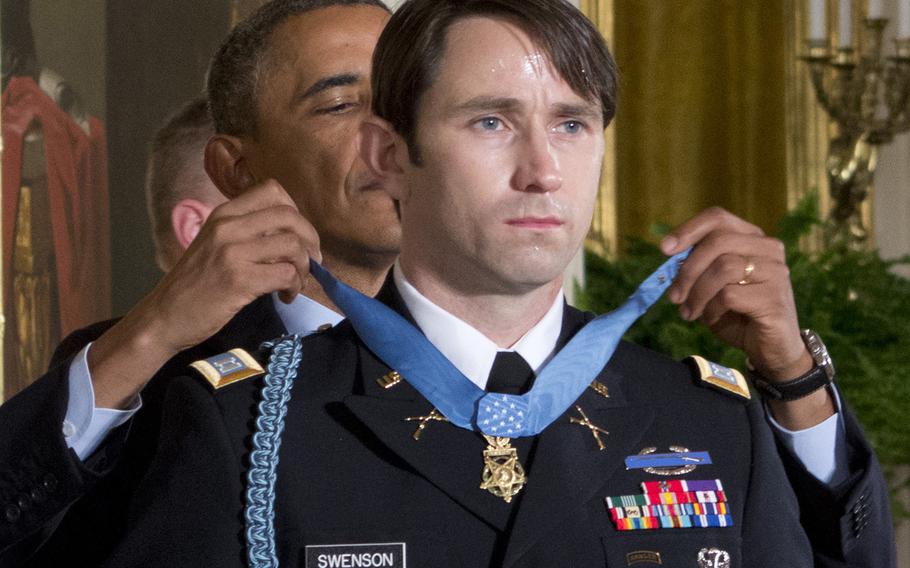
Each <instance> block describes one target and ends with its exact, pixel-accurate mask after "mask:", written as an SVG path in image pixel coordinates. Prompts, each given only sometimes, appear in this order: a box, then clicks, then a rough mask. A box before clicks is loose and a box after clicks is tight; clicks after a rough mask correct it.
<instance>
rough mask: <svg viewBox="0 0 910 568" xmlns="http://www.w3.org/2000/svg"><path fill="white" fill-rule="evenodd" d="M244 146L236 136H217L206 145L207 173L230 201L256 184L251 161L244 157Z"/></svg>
mask: <svg viewBox="0 0 910 568" xmlns="http://www.w3.org/2000/svg"><path fill="white" fill-rule="evenodd" d="M242 144H243V143H242V142H241V141H240V139H239V138H237V137H236V136H227V135H225V134H216V135H215V136H213V137H212V138H211V139H210V140H209V141H208V143H207V144H206V145H205V171H206V173H207V174H208V175H209V178H211V180H212V183H214V184H215V187H217V188H218V190H219V191H220V192H221V193H223V194H224V196H225V197H227V198H228V199H233V198H235V197H237V196H238V195H240V194H241V193H243V192H244V191H245V190H246V189H247V188H249V187H250V186H251V185H253V184H254V183H256V177H255V176H254V175H253V173H252V172H251V171H250V167H249V160H247V158H246V156H244V155H243V152H242V147H243V146H242Z"/></svg>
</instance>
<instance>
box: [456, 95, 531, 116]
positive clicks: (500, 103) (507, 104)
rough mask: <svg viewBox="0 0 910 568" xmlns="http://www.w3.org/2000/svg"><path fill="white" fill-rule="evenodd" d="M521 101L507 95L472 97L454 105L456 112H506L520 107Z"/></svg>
mask: <svg viewBox="0 0 910 568" xmlns="http://www.w3.org/2000/svg"><path fill="white" fill-rule="evenodd" d="M521 106H522V104H521V101H519V100H518V99H513V98H509V97H488V96H480V97H474V98H473V99H470V100H468V101H465V102H463V103H461V104H458V105H456V106H455V112H456V113H462V112H487V111H498V112H506V111H510V110H516V109H518V108H521Z"/></svg>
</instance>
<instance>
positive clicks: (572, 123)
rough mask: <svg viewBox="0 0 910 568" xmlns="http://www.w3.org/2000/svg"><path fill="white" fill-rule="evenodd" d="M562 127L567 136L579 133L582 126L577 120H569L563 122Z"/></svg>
mask: <svg viewBox="0 0 910 568" xmlns="http://www.w3.org/2000/svg"><path fill="white" fill-rule="evenodd" d="M562 127H563V129H564V130H565V132H567V133H568V134H578V133H579V132H581V129H582V124H581V123H580V122H578V121H577V120H569V121H566V122H564V123H563V124H562Z"/></svg>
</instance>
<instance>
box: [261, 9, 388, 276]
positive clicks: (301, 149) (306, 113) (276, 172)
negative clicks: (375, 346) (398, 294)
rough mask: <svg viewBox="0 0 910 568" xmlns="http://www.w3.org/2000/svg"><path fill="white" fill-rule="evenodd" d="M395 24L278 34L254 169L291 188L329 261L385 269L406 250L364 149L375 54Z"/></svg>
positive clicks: (375, 15) (359, 16) (350, 16)
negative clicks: (361, 141)
mask: <svg viewBox="0 0 910 568" xmlns="http://www.w3.org/2000/svg"><path fill="white" fill-rule="evenodd" d="M387 21H388V13H387V12H385V11H384V10H381V9H379V8H376V7H373V6H350V7H349V6H333V7H329V8H324V9H320V10H315V11H312V12H307V13H304V14H301V15H299V16H293V17H291V18H289V19H288V20H287V21H286V22H284V23H283V24H282V25H281V26H279V27H278V28H276V30H275V31H274V32H273V34H272V37H271V39H270V48H269V50H268V53H267V56H266V60H265V63H264V65H263V69H262V76H261V78H260V85H259V91H258V101H257V103H258V133H257V136H256V137H255V139H254V140H253V141H251V142H249V143H248V144H247V145H245V147H246V148H248V151H249V156H248V157H249V160H250V165H251V169H252V171H253V172H254V173H255V174H256V175H257V177H262V178H265V177H273V178H275V179H276V180H278V182H279V183H281V184H282V185H283V186H284V188H285V189H286V190H287V191H288V193H289V194H290V195H291V197H292V198H293V199H294V201H295V202H296V203H297V206H298V207H299V208H300V211H301V213H302V214H303V215H304V216H305V217H306V218H307V219H308V220H309V221H310V222H311V223H312V224H313V225H314V226H315V228H316V230H317V232H318V233H319V237H320V242H321V247H322V252H323V255H324V257H326V261H327V262H331V259H345V260H347V261H348V262H353V263H356V264H360V263H365V262H376V260H377V259H379V260H380V262H381V261H382V259H388V258H389V255H390V254H392V255H394V254H395V253H397V250H398V245H399V239H400V227H399V223H398V219H397V216H396V214H395V211H394V207H393V205H392V201H391V199H390V198H389V196H388V194H387V193H386V192H385V191H383V188H382V186H381V185H380V184H379V183H378V182H377V181H376V179H375V178H374V177H372V176H371V174H370V173H369V171H368V170H367V168H366V166H365V164H364V163H363V161H362V160H361V158H360V156H359V152H358V146H357V136H358V130H359V127H360V124H361V122H362V121H363V119H364V118H365V117H367V116H369V115H370V64H371V58H372V55H373V48H374V47H375V46H376V41H377V39H378V38H379V34H380V33H381V32H382V29H383V27H385V24H386V22H387ZM387 262H391V261H390V260H387Z"/></svg>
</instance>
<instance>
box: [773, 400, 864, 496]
mask: <svg viewBox="0 0 910 568" xmlns="http://www.w3.org/2000/svg"><path fill="white" fill-rule="evenodd" d="M830 392H831V395H832V396H833V397H834V402H835V404H836V405H837V413H835V414H834V415H833V416H830V417H829V418H828V419H827V420H825V421H824V422H821V423H820V424H816V425H815V426H812V427H811V428H806V429H805V430H787V429H786V428H784V427H783V426H781V425H780V424H778V423H777V421H776V420H774V416H773V415H772V414H771V411H770V410H769V409H768V407H767V405H765V414H766V415H767V417H768V422H770V423H771V426H773V427H774V429H775V430H777V435H778V437H780V439H781V441H782V442H783V443H784V445H785V446H787V448H788V449H789V450H790V451H791V452H792V453H793V455H795V456H796V457H797V458H798V459H799V461H800V462H802V464H803V466H805V468H806V469H807V470H808V471H809V473H811V474H812V475H813V476H815V478H816V479H818V480H819V481H821V482H822V483H824V484H826V485H828V486H829V487H834V486H836V485H838V484H840V483H841V482H843V481H845V480H846V479H847V477H848V475H849V473H850V472H849V468H848V463H847V433H846V430H845V428H844V420H843V417H842V415H841V400H840V395H839V394H838V392H837V390H836V389H833V388H832V389H831V390H830Z"/></svg>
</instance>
